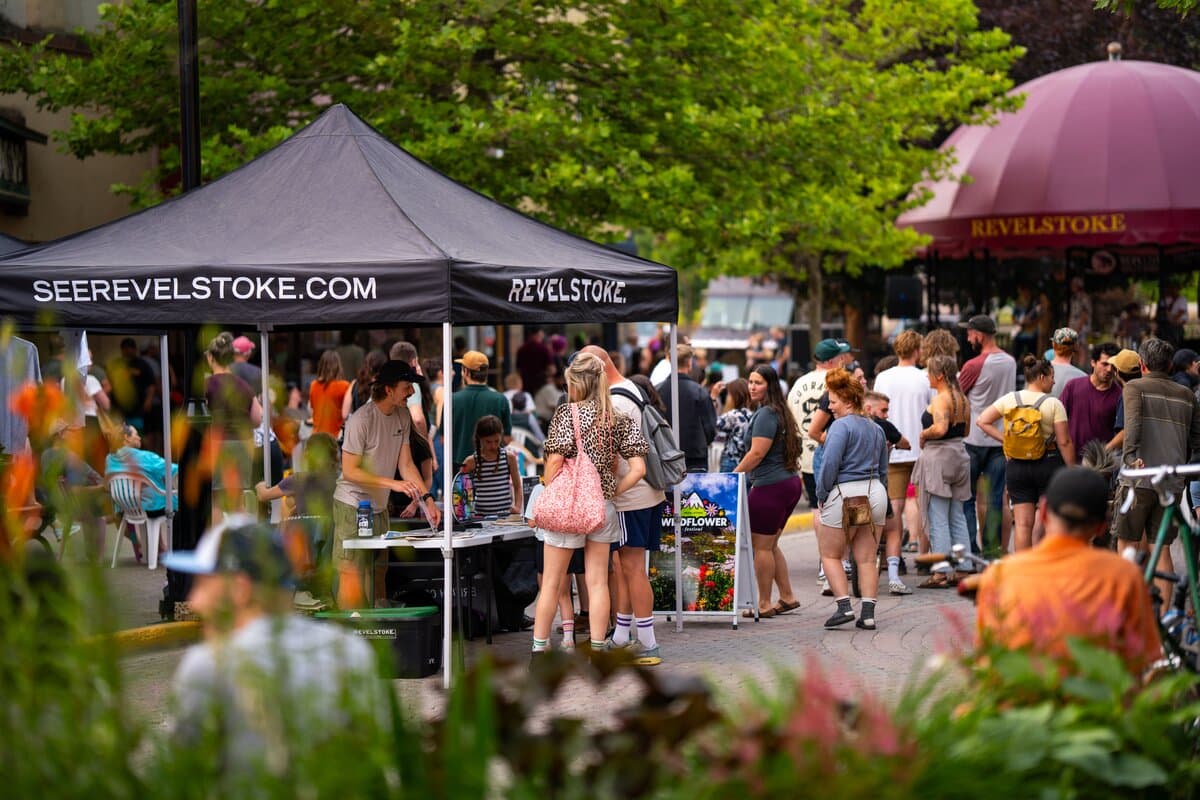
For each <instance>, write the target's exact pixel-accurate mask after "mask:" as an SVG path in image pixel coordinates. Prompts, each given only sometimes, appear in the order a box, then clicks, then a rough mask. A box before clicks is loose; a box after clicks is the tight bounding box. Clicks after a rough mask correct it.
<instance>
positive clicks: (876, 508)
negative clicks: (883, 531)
mask: <svg viewBox="0 0 1200 800" xmlns="http://www.w3.org/2000/svg"><path fill="white" fill-rule="evenodd" d="M863 495H866V496H867V497H869V498H870V500H871V521H872V522H874V523H875V524H876V525H877V526H879V527H883V523H884V520H885V519H886V518H887V506H888V493H887V481H886V480H879V479H878V478H868V479H867V480H865V481H847V482H846V483H839V484H838V485H837V486H835V487H833V491H832V492H830V493H829V497H827V498H825V504H824V505H822V506H821V524H822V525H824V526H826V527H829V528H840V527H842V499H843V498H846V497H861V496H863Z"/></svg>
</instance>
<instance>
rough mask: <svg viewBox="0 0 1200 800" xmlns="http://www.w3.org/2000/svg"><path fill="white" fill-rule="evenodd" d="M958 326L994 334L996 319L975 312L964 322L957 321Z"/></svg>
mask: <svg viewBox="0 0 1200 800" xmlns="http://www.w3.org/2000/svg"><path fill="white" fill-rule="evenodd" d="M958 327H960V328H966V329H967V330H969V331H979V332H980V333H984V334H987V335H988V336H995V335H996V321H995V320H993V319H992V318H991V317H989V316H988V315H987V314H976V315H975V316H973V317H971V318H970V319H969V320H967V321H966V322H960V323H958Z"/></svg>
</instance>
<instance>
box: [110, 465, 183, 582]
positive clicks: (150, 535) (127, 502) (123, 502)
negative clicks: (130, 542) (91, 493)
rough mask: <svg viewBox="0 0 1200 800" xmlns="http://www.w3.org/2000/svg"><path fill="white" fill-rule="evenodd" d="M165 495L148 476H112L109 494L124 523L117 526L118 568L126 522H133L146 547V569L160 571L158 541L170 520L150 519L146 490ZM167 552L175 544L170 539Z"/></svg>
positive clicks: (115, 552) (115, 549)
mask: <svg viewBox="0 0 1200 800" xmlns="http://www.w3.org/2000/svg"><path fill="white" fill-rule="evenodd" d="M143 490H146V491H149V492H150V493H151V494H157V495H160V496H161V495H162V491H161V490H159V488H158V487H157V486H155V485H154V483H153V482H152V481H151V480H150V479H149V478H147V477H146V476H145V475H141V474H139V473H136V472H114V473H112V474H110V475H109V476H108V493H109V495H111V496H112V500H113V505H114V506H116V508H117V510H118V511H120V512H121V519H122V521H123V522H122V523H121V524H120V525H118V526H117V531H118V533H117V542H116V544H115V545H114V546H113V557H112V566H113V567H116V566H117V552H118V551H119V550H120V549H121V535H120V530H121V528H122V527H124V522H128V523H131V524H132V525H133V527H134V530H135V531H137V535H138V538H140V539H141V540H142V544H143V546H144V547H145V548H146V566H148V567H149V568H150V569H158V540H159V538H160V537H161V536H162V529H163V525H164V524H165V523H166V521H167V518H166V517H165V516H162V517H150V516H147V514H146V512H145V510H144V509H143V508H142V491H143ZM167 549H168V550H170V549H171V541H170V539H168V540H167Z"/></svg>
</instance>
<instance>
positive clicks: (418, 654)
mask: <svg viewBox="0 0 1200 800" xmlns="http://www.w3.org/2000/svg"><path fill="white" fill-rule="evenodd" d="M316 616H317V618H318V619H325V620H331V621H333V622H337V623H339V624H342V625H345V626H347V627H349V628H351V629H353V630H354V631H355V632H356V633H357V634H358V635H359V636H361V637H363V638H364V639H369V640H371V641H373V642H388V643H390V644H391V655H392V657H391V658H390V659H386V660H385V662H384V663H383V664H382V665H381V672H382V673H383V674H384V676H385V677H392V678H425V677H428V676H429V675H433V674H434V673H435V672H437V671H438V670H439V669H441V668H442V617H441V614H440V613H439V612H438V609H437V608H435V607H433V606H418V607H413V608H363V609H359V610H357V611H323V612H321V613H318V614H317V615H316ZM389 664H390V666H391V670H390V672H389V670H388V666H389Z"/></svg>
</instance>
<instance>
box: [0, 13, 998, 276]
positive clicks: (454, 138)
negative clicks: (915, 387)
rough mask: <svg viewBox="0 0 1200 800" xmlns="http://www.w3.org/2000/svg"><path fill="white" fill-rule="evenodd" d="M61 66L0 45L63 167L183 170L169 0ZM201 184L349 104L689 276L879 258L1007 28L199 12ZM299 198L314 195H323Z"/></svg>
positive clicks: (5, 77)
mask: <svg viewBox="0 0 1200 800" xmlns="http://www.w3.org/2000/svg"><path fill="white" fill-rule="evenodd" d="M102 14H103V19H104V24H103V26H102V28H101V29H100V30H98V31H96V32H94V33H91V34H85V36H84V39H85V41H86V43H87V45H88V47H89V48H90V49H91V51H92V53H93V56H92V57H91V58H88V59H80V58H77V57H72V56H69V55H64V54H59V53H54V52H52V51H50V50H47V49H43V48H23V49H10V50H7V51H5V52H3V53H0V91H23V92H26V93H28V94H30V95H32V96H34V97H36V98H37V100H38V102H39V103H40V104H41V105H42V106H43V107H46V108H49V109H72V110H75V111H76V112H77V113H75V114H73V116H72V118H71V125H70V127H69V128H68V129H67V130H65V131H61V132H57V136H58V137H59V138H60V139H61V141H62V142H63V143H64V145H65V146H66V147H67V148H69V149H70V151H71V152H72V153H74V154H75V155H77V156H79V157H81V158H83V157H87V156H89V155H92V154H94V153H100V152H104V153H132V152H141V151H145V150H149V149H154V148H158V150H159V152H160V153H161V159H160V164H159V166H158V168H157V169H156V170H154V171H153V172H152V173H150V174H148V175H147V176H146V180H145V181H144V182H143V183H142V185H140V186H138V187H125V190H126V191H130V192H131V193H132V194H133V198H134V202H135V204H138V205H145V204H148V203H151V202H154V201H155V200H156V199H157V198H158V197H159V196H160V193H161V189H162V187H163V186H167V185H169V184H170V179H171V176H172V175H173V174H174V173H175V172H176V171H177V168H178V161H179V156H178V148H177V144H176V142H177V139H178V133H177V132H178V113H177V105H176V104H177V89H176V75H177V70H176V54H177V35H176V28H175V6H174V4H173V3H163V2H161V1H160V0H128V2H124V3H121V4H114V5H109V6H104V7H102ZM199 19H200V33H201V42H200V60H201V65H200V73H201V122H202V130H203V139H204V142H203V159H204V178H205V179H206V180H211V179H213V178H215V177H218V176H219V175H221V174H223V173H224V172H227V171H228V170H230V169H232V168H234V167H236V166H238V165H239V164H241V163H243V162H244V161H245V160H247V159H248V158H250V157H252V156H254V155H256V154H258V153H260V152H262V151H264V150H265V149H267V148H269V147H270V146H273V145H274V144H276V143H278V142H279V141H281V140H282V139H283V138H285V137H286V136H288V135H289V134H290V133H291V132H293V131H295V130H296V129H298V128H299V127H300V126H302V125H304V124H305V123H307V122H309V121H311V119H313V118H314V117H315V116H316V115H317V114H318V113H319V112H320V111H321V110H322V109H323V108H325V107H326V106H327V105H328V104H329V103H331V102H345V103H347V104H348V105H350V106H351V108H353V109H354V110H355V111H356V112H357V113H358V114H360V115H362V116H363V117H364V118H365V119H367V120H368V121H369V122H371V123H372V124H374V125H375V126H376V127H378V128H379V129H380V130H381V131H382V132H383V133H384V134H385V135H387V136H389V137H390V138H392V139H394V140H395V141H397V142H399V143H400V144H402V145H404V146H405V147H407V148H408V149H410V150H411V151H412V152H414V153H415V154H416V155H418V156H419V157H421V158H423V159H425V160H427V161H429V162H430V163H432V164H433V165H434V166H436V167H438V168H439V169H441V170H442V171H444V172H445V173H447V174H448V175H450V176H452V177H454V178H456V179H457V180H460V181H462V182H464V183H466V184H468V185H470V186H472V187H474V188H476V189H478V190H480V191H482V192H484V193H486V194H488V195H490V196H492V197H494V198H496V199H498V200H500V201H503V202H506V203H510V204H513V205H517V206H520V207H522V208H524V209H526V210H529V211H532V212H533V213H535V214H537V215H538V216H540V217H542V218H544V219H545V220H546V221H548V222H551V223H553V224H556V225H560V226H563V227H566V228H568V229H571V230H574V231H577V232H579V233H582V234H585V235H590V236H597V237H604V236H608V237H609V238H612V235H613V232H614V230H626V229H636V230H639V231H643V232H645V233H647V234H649V235H650V238H651V239H652V240H653V242H654V243H655V244H654V246H655V253H656V255H658V256H659V257H661V258H664V259H665V260H667V261H668V262H669V263H673V264H675V265H676V266H679V267H684V268H687V267H697V268H704V270H705V271H706V272H707V271H721V272H740V273H764V272H765V273H775V274H781V275H785V276H786V275H792V276H803V275H810V276H812V275H816V274H817V270H818V269H819V268H820V267H822V266H824V267H827V268H836V269H847V270H850V271H851V272H856V271H857V270H860V269H861V268H863V267H865V266H882V267H885V268H886V267H892V266H895V265H897V264H899V263H901V262H902V261H903V260H904V259H905V258H907V257H908V256H909V255H910V254H911V252H912V249H913V248H914V246H916V245H917V244H918V243H919V239H918V237H917V236H916V235H915V234H913V233H912V232H910V231H901V230H897V229H896V228H895V227H894V226H893V224H892V223H893V220H894V218H895V216H896V214H897V213H899V211H901V210H902V209H904V208H905V207H906V206H907V205H908V204H909V203H911V202H914V201H913V200H911V199H910V198H909V194H910V190H911V187H912V186H913V185H914V184H915V183H916V182H918V181H919V180H920V179H921V178H922V177H923V176H927V175H933V176H936V175H938V174H940V173H941V172H942V171H943V170H944V169H945V168H946V167H947V166H948V164H947V159H946V158H944V157H943V156H942V155H940V154H938V153H937V151H936V150H935V149H934V148H933V147H932V146H931V145H930V143H931V142H932V141H934V140H935V139H936V138H937V137H938V136H939V134H941V133H944V132H945V131H947V130H949V129H951V128H953V127H954V126H956V125H958V124H960V123H962V122H968V121H976V122H977V121H984V120H987V119H988V117H989V114H990V113H992V112H994V111H995V110H997V109H1004V108H1012V107H1014V105H1015V102H1016V101H1014V100H1012V99H1008V98H1005V97H1004V93H1005V92H1006V91H1007V90H1008V89H1009V88H1011V81H1010V80H1009V78H1008V77H1007V76H1008V70H1009V67H1010V66H1011V65H1012V63H1013V61H1014V60H1015V59H1016V58H1017V57H1018V56H1019V55H1020V51H1019V49H1018V48H1014V47H1013V46H1011V44H1010V41H1009V38H1008V36H1007V35H1006V34H1004V33H1002V32H1000V31H998V30H992V31H982V30H980V29H979V27H978V24H977V14H976V9H975V7H974V5H973V4H972V3H971V2H970V0H826V1H825V2H813V0H751V2H737V3H735V2H730V1H729V0H688V2H669V1H668V0H662V1H661V2H645V3H629V2H622V1H621V0H595V2H587V1H586V0H585V2H554V1H553V0H459V1H458V2H450V3H428V2H418V1H417V0H409V1H408V2H394V1H392V2H389V1H385V0H262V1H261V2H247V0H200V3H199ZM318 190H319V187H318Z"/></svg>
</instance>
